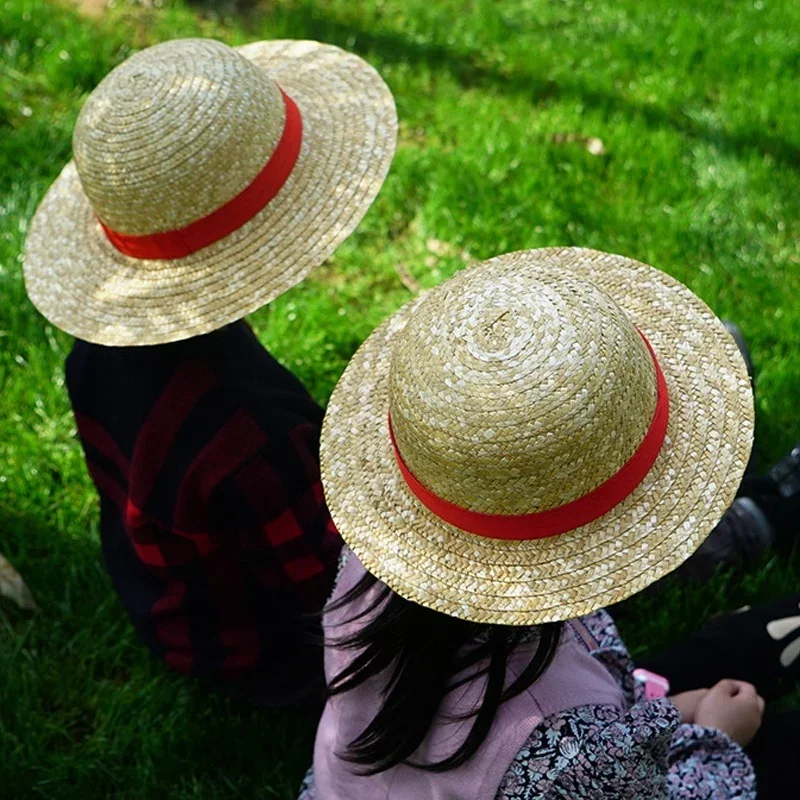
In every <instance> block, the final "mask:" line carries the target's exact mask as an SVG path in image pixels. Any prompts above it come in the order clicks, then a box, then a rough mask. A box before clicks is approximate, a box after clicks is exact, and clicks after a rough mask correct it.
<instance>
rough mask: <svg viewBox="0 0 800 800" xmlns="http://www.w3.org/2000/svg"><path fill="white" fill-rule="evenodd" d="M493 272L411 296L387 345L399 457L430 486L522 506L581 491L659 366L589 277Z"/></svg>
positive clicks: (610, 462) (640, 417)
mask: <svg viewBox="0 0 800 800" xmlns="http://www.w3.org/2000/svg"><path fill="white" fill-rule="evenodd" d="M495 271H497V272H498V274H497V275H493V274H491V273H492V270H491V269H489V270H476V271H474V272H472V273H470V274H468V275H467V276H466V279H465V280H464V281H461V284H460V286H459V287H458V291H453V292H447V291H445V292H440V293H439V294H436V295H433V296H431V297H430V298H428V300H427V302H425V303H423V304H421V306H420V308H419V311H418V313H417V314H415V315H414V316H413V317H412V318H411V320H410V321H409V324H408V325H407V327H406V328H405V330H404V331H403V333H402V334H401V335H400V337H399V341H398V343H397V347H396V350H395V351H394V355H393V360H392V367H391V382H390V387H391V388H390V413H391V419H392V427H393V431H394V434H395V437H396V440H397V446H398V450H399V451H400V453H401V455H402V457H403V460H404V461H405V463H406V464H407V465H408V467H409V469H410V470H411V472H412V473H413V474H414V476H415V477H416V478H417V479H418V480H419V481H421V483H422V484H423V485H424V486H426V487H427V488H428V489H430V490H431V491H432V492H434V493H435V494H436V495H438V496H439V497H441V498H443V499H445V500H447V501H449V502H452V503H455V504H456V505H459V506H462V507H465V508H468V509H470V510H473V511H478V512H483V513H488V514H529V513H535V512H539V511H545V510H548V509H551V508H556V507H558V506H561V505H564V504H565V503H569V502H571V501H573V500H576V499H577V498H579V497H582V496H583V495H585V494H588V493H589V492H590V491H592V490H594V489H596V488H597V487H598V486H599V485H600V484H602V483H604V482H605V481H606V480H607V479H609V478H610V477H611V476H612V475H614V474H615V473H616V472H617V471H618V470H619V469H620V468H621V467H622V466H623V465H624V464H625V463H626V462H627V461H628V459H629V458H630V457H631V456H632V455H633V454H634V452H635V451H636V449H637V448H638V447H639V445H640V444H641V442H642V439H643V438H644V436H645V433H646V432H647V430H648V427H649V426H650V423H651V421H652V418H653V412H654V409H655V405H656V399H657V390H656V378H655V368H654V365H653V360H652V357H651V355H650V353H649V351H648V349H647V346H646V345H645V343H644V341H643V339H642V337H641V336H640V335H639V333H638V332H637V330H636V327H635V326H634V325H633V324H632V322H631V320H630V318H629V317H628V316H627V315H626V314H625V313H624V312H623V311H622V309H620V307H619V306H618V305H617V303H615V302H614V300H612V299H611V298H610V297H609V296H608V295H606V294H605V293H603V292H602V291H600V290H599V289H597V288H596V287H594V286H592V285H591V284H589V283H587V282H586V281H580V280H576V279H575V278H574V277H572V276H570V275H569V274H568V273H564V274H563V275H561V276H559V277H558V278H557V279H553V278H552V277H551V278H550V280H548V281H547V283H538V284H537V283H532V282H531V281H530V280H529V279H525V278H524V277H522V276H518V275H514V274H513V273H510V274H509V273H507V272H506V273H502V272H500V271H499V270H495ZM443 320H446V324H444V323H443Z"/></svg>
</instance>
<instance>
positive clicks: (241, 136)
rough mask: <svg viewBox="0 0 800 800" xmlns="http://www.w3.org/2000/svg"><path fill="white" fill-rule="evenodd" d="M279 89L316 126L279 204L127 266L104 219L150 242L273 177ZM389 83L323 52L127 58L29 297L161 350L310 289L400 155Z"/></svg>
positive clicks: (110, 87)
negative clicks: (296, 289) (316, 271)
mask: <svg viewBox="0 0 800 800" xmlns="http://www.w3.org/2000/svg"><path fill="white" fill-rule="evenodd" d="M281 90H283V91H284V92H286V93H287V94H288V95H289V96H290V97H291V98H292V99H293V100H294V102H295V103H296V104H297V106H298V107H299V109H300V112H301V115H302V120H303V137H302V147H301V150H300V154H299V157H298V159H297V162H296V164H295V166H294V169H293V170H292V172H291V174H290V176H289V178H288V180H287V181H286V183H285V184H284V185H283V187H282V188H281V190H280V192H279V194H278V195H277V196H276V197H275V198H274V199H273V200H272V201H271V202H270V203H269V204H268V205H267V206H266V207H265V208H264V209H263V210H262V211H260V212H259V213H258V214H256V216H255V217H253V218H252V219H251V220H250V221H249V222H246V223H245V224H244V225H242V226H241V227H240V228H239V229H238V230H235V231H234V232H233V233H231V234H229V235H227V236H225V237H224V238H222V239H220V240H219V241H216V242H214V243H213V244H210V245H209V246H207V247H204V248H203V249H201V250H199V251H198V252H195V253H192V254H191V255H188V256H185V257H182V258H178V259H173V260H166V259H140V258H133V257H131V256H127V255H124V254H123V253H121V252H120V251H119V250H117V249H116V248H115V247H114V246H113V245H112V244H111V243H110V242H109V240H108V239H107V237H106V235H105V233H104V232H103V230H102V228H101V226H100V224H99V221H98V220H101V221H102V222H103V223H104V224H105V225H106V226H107V227H109V228H110V229H113V230H115V231H117V232H120V233H123V234H129V235H146V234H154V233H161V232H164V231H172V230H175V229H179V228H182V227H184V226H186V225H188V224H190V223H192V222H195V221H197V220H199V219H202V218H204V217H205V216H206V215H208V214H210V213H211V212H213V211H215V210H216V209H218V208H219V207H220V206H223V205H224V204H225V203H227V202H228V201H230V200H231V199H232V198H233V197H235V196H236V195H237V194H239V193H240V192H241V191H242V190H243V189H244V188H245V187H247V186H248V185H249V184H250V183H251V182H252V181H253V179H254V177H255V176H256V175H257V174H258V173H259V171H260V170H261V169H262V168H263V167H264V165H265V164H266V163H267V161H268V160H269V157H270V155H271V154H272V153H273V151H274V150H275V147H276V144H277V142H278V140H279V138H280V135H281V132H282V130H283V125H284V120H285V110H284V103H283V100H282V96H281ZM396 130H397V118H396V113H395V108H394V101H393V100H392V96H391V94H390V92H389V90H388V88H387V87H386V85H385V84H384V83H383V81H382V80H381V78H380V76H379V75H378V74H377V73H376V72H375V70H373V69H372V67H370V66H369V65H368V64H366V63H365V62H364V61H362V60H361V59H360V58H358V57H357V56H355V55H352V54H350V53H346V52H344V51H343V50H340V49H339V48H337V47H333V46H331V45H324V44H319V43H317V42H309V41H273V42H258V43H255V44H250V45H247V46H245V47H242V48H239V49H238V50H233V49H231V48H229V47H227V46H225V45H223V44H221V43H220V42H216V41H213V40H203V39H184V40H176V41H172V42H165V43H163V44H160V45H156V46H154V47H151V48H148V49H146V50H144V51H142V52H140V53H137V54H136V55H134V56H132V57H131V58H129V59H128V60H127V61H125V62H123V63H122V64H121V65H120V66H118V67H117V68H116V69H114V70H113V71H112V72H111V73H109V74H108V75H107V76H106V78H104V80H103V81H102V82H101V83H100V84H99V85H98V87H97V88H96V89H95V90H94V91H93V92H92V94H91V95H90V97H89V99H88V100H87V102H86V104H85V106H84V108H83V110H82V111H81V114H80V116H79V118H78V122H77V124H76V126H75V132H74V136H73V151H74V157H75V160H74V161H73V162H70V163H69V164H68V165H67V166H66V167H65V168H64V170H63V172H62V173H61V175H60V177H59V178H58V179H57V180H56V182H55V183H54V184H53V186H52V187H51V188H50V190H49V192H48V193H47V195H46V196H45V198H44V200H43V201H42V203H41V205H40V207H39V209H38V210H37V212H36V215H35V217H34V219H33V222H32V225H31V230H30V234H29V236H28V240H27V243H26V250H25V259H24V266H25V279H26V284H27V288H28V293H29V295H30V297H31V300H32V301H33V302H34V304H35V305H36V306H37V307H38V308H39V310H40V311H41V312H42V313H43V314H44V315H45V316H46V317H47V318H48V319H50V320H51V321H52V322H53V324H55V325H57V326H58V327H60V328H63V329H64V330H66V331H68V332H69V333H72V334H74V335H76V336H79V337H81V338H83V339H86V340H89V341H93V342H98V343H101V344H109V345H139V344H156V343H159V342H167V341H173V340H177V339H183V338H187V337H189V336H193V335H197V334H201V333H205V332H208V331H210V330H214V329H216V328H219V327H222V326H223V325H225V324H227V323H229V322H232V321H234V320H236V319H239V318H241V317H243V316H245V315H246V314H248V313H250V312H251V311H254V310H255V309H257V308H259V307H260V306H262V305H264V304H265V303H268V302H269V301H270V300H272V299H274V298H275V297H276V296H277V295H279V294H281V293H283V292H285V291H286V290H287V289H289V288H291V287H292V286H293V285H295V284H296V283H298V282H299V281H300V280H302V279H303V278H304V277H305V276H306V275H307V274H308V272H309V271H310V270H311V269H312V268H314V267H315V266H317V265H319V264H320V263H322V262H323V261H324V260H325V259H326V258H327V257H328V256H329V255H330V254H331V253H332V252H333V250H335V248H336V247H337V246H338V245H339V244H340V243H341V242H342V241H343V240H344V239H345V238H346V237H347V236H348V235H349V234H350V233H351V232H352V231H353V229H354V228H355V226H356V225H357V224H358V222H359V221H360V220H361V218H362V217H363V216H364V214H365V213H366V211H367V209H368V208H369V206H370V205H371V203H372V201H373V200H374V198H375V195H376V194H377V192H378V190H379V189H380V186H381V184H382V183H383V180H384V178H385V176H386V173H387V171H388V168H389V164H390V162H391V159H392V155H393V153H394V148H395V141H396Z"/></svg>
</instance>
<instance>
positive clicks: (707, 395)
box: [300, 248, 800, 800]
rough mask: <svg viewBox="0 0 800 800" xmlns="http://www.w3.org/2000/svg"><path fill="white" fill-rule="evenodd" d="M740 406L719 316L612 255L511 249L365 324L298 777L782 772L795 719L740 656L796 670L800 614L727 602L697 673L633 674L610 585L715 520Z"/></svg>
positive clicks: (674, 666) (614, 786) (703, 784)
mask: <svg viewBox="0 0 800 800" xmlns="http://www.w3.org/2000/svg"><path fill="white" fill-rule="evenodd" d="M753 417H754V411H753V399H752V392H751V386H750V381H749V379H748V375H747V371H746V368H745V364H744V362H743V360H742V357H741V355H740V353H739V351H738V349H737V347H736V344H735V343H734V341H733V339H732V338H731V336H730V335H729V334H728V333H727V332H726V331H725V329H724V327H723V326H722V324H721V323H720V322H719V320H717V319H716V317H715V316H714V314H713V313H712V312H711V311H710V310H709V309H708V307H707V306H706V305H705V304H704V303H703V302H702V301H701V300H699V299H698V298H697V297H696V296H694V295H693V294H692V292H690V291H689V290H688V289H687V288H686V287H685V286H683V285H682V284H680V283H678V282H677V281H675V280H674V279H672V278H670V277H669V276H667V275H665V274H664V273H662V272H659V271H658V270H656V269H653V268H652V267H648V266H646V265H644V264H640V263H637V262H635V261H632V260H630V259H626V258H623V257H621V256H614V255H608V254H605V253H599V252H596V251H591V250H583V249H578V248H566V249H544V250H534V251H527V252H520V253H512V254H510V255H506V256H500V257H498V258H495V259H492V260H490V261H488V262H485V263H483V264H481V265H478V266H477V267H475V268H474V269H471V270H468V271H466V272H463V273H460V274H458V275H457V276H456V277H454V278H452V279H451V280H449V281H447V282H445V283H443V284H442V285H440V286H438V287H437V288H435V289H433V290H431V291H430V292H429V293H428V294H427V295H425V296H423V297H422V298H420V299H418V300H416V301H415V302H413V303H411V304H409V305H407V306H406V307H404V308H402V309H401V310H400V311H398V312H397V313H396V314H395V315H393V316H392V317H391V318H390V319H389V320H387V321H386V322H385V323H384V324H383V325H381V326H380V327H379V328H378V329H377V330H376V331H375V332H374V333H373V334H372V335H371V336H370V337H369V338H368V339H367V341H366V342H365V343H364V344H363V345H362V347H361V348H360V349H359V351H358V352H357V353H356V355H355V356H354V358H353V360H352V361H351V363H350V364H349V366H348V367H347V369H346V370H345V372H344V375H343V376H342V378H341V380H340V381H339V383H338V385H337V387H336V389H335V391H334V393H333V395H332V397H331V400H330V404H329V407H328V411H327V414H326V417H325V421H324V423H323V430H322V444H321V461H322V474H323V484H324V487H325V494H326V498H327V502H328V507H329V509H330V512H331V515H332V517H333V520H334V522H335V523H336V526H337V528H338V530H339V531H340V533H341V535H342V537H343V539H344V541H345V543H346V545H347V547H346V548H345V550H344V551H343V558H342V567H341V573H340V576H339V578H338V580H337V584H336V588H335V590H334V593H333V596H332V599H331V602H330V604H329V605H328V606H327V609H326V611H325V614H324V628H325V635H326V676H327V680H328V684H329V690H330V697H329V699H328V701H327V704H326V706H325V709H324V712H323V715H322V718H321V721H320V724H319V728H318V731H317V736H316V743H315V747H314V759H313V766H312V769H311V770H310V771H309V773H308V775H307V777H306V779H305V781H304V785H303V787H302V790H301V795H300V796H301V798H302V800H373V798H377V797H387V798H388V797H390V798H392V800H417V798H423V797H425V798H441V799H442V800H444V798H453V800H455V798H458V800H472V799H473V798H474V800H493V799H496V800H523V798H524V799H525V800H533V798H556V797H559V798H566V797H568V798H570V800H579V799H580V798H592V799H593V800H600V798H606V799H607V800H634V799H635V800H641V798H650V797H652V798H667V797H669V798H692V797H714V798H719V800H722V799H723V798H731V800H732V799H733V798H737V799H738V800H750V799H752V798H755V797H756V783H757V782H758V785H759V787H760V788H759V797H780V798H786V797H796V796H798V792H799V789H800V780H799V779H798V773H797V771H796V770H791V769H787V768H786V765H787V764H788V763H791V761H790V758H791V754H792V753H793V752H794V751H795V750H796V748H797V746H798V744H800V736H799V735H798V734H799V733H800V720H798V718H797V717H796V716H795V717H792V716H791V715H790V716H789V717H781V716H778V717H777V718H776V719H777V722H776V724H775V725H769V724H767V722H764V724H763V725H762V720H764V708H765V703H764V699H763V698H762V696H761V695H760V694H759V691H758V690H757V688H756V686H754V685H753V683H752V682H747V681H748V679H749V680H751V681H756V680H757V681H762V680H763V681H765V682H766V683H767V684H768V685H770V684H771V682H772V680H773V678H774V676H775V675H776V674H777V672H778V671H780V670H781V669H793V670H794V671H793V673H792V674H793V675H795V676H796V675H797V665H798V663H800V659H798V658H797V656H798V654H800V647H798V646H796V645H790V644H787V641H788V639H790V638H792V636H793V635H794V633H793V632H794V631H796V630H798V629H800V621H798V618H797V617H795V619H794V620H791V619H784V618H782V619H779V620H775V619H771V618H770V619H769V620H768V621H765V618H764V617H763V615H762V616H760V617H759V616H758V614H757V615H756V616H757V617H758V620H757V622H756V624H755V626H752V625H751V627H752V628H753V631H755V633H753V635H751V636H749V638H748V639H745V638H744V637H742V636H740V634H741V632H742V629H743V626H744V628H745V629H746V628H747V625H748V624H749V623H752V621H753V618H752V617H751V616H750V615H748V614H743V615H731V616H730V617H728V618H726V621H725V622H724V624H723V623H720V625H722V628H714V631H716V632H715V633H713V634H708V635H705V637H704V638H705V644H703V645H702V646H701V644H700V641H699V640H697V641H696V642H695V644H696V645H697V649H698V652H701V653H702V658H703V660H705V661H707V662H708V663H706V664H705V666H704V668H703V670H702V671H698V672H697V674H696V675H695V676H694V680H692V675H691V670H689V671H688V674H681V673H682V672H685V670H682V668H681V659H679V658H672V659H669V658H662V659H661V660H660V661H658V660H657V661H654V662H650V663H649V664H648V666H649V668H650V670H649V671H645V672H640V673H637V674H635V673H634V664H633V663H632V660H631V658H630V656H629V654H628V651H627V650H626V648H625V646H624V644H623V642H622V641H621V639H620V636H619V634H618V632H617V630H616V628H615V625H614V622H613V620H612V618H611V616H610V615H609V614H608V612H606V611H604V610H603V609H604V607H605V606H608V605H610V604H614V603H618V602H619V601H621V600H624V599H625V598H628V597H631V596H632V595H634V594H635V593H637V592H639V591H641V590H643V589H645V588H646V587H647V586H649V585H651V584H652V583H654V582H655V581H657V580H658V579H660V578H662V577H663V576H665V575H666V574H667V573H669V572H671V571H672V570H675V569H676V568H677V567H678V566H679V565H680V564H681V563H683V562H685V561H686V560H687V559H688V558H689V556H690V555H691V554H692V553H693V552H694V551H695V550H696V549H697V547H698V546H699V545H700V543H701V542H703V540H704V539H705V538H706V536H707V535H708V533H709V531H710V530H711V529H712V528H713V526H714V525H715V524H716V523H717V522H718V520H719V519H720V517H721V515H722V514H723V513H724V511H725V510H726V509H727V508H728V507H729V505H730V504H731V501H732V500H733V498H734V495H735V494H736V491H737V488H738V487H739V485H740V481H741V479H742V475H743V473H744V470H745V466H746V463H747V461H748V457H749V455H750V451H751V445H752V435H753ZM797 601H798V598H797V597H795V598H792V599H791V602H790V604H789V606H792V605H793V606H794V609H795V613H796V610H797ZM789 606H784V608H783V610H782V612H781V613H784V612H785V611H786V610H787V609H788V607H789ZM764 624H766V626H767V628H766V630H767V633H769V635H767V633H765V632H764ZM723 629H724V631H727V634H725V635H724V636H723V635H722V634H721V633H720V631H721V630H723ZM756 629H757V630H756ZM720 636H721V637H722V640H724V642H725V646H719V645H720V641H721V640H720V638H719V637H720ZM715 637H717V640H716V641H715ZM787 637H788V638H787ZM778 640H780V641H781V643H780V645H778V644H777V643H778ZM756 641H757V642H758V646H754V647H752V648H750V647H749V646H748V645H749V644H751V643H752V642H756ZM770 642H771V644H769V643H770ZM736 645H738V646H739V647H740V648H741V647H742V646H743V645H744V646H746V647H748V649H750V650H752V652H753V653H755V654H757V655H758V656H759V657H758V658H756V657H754V658H753V659H752V661H751V664H750V667H753V669H752V670H751V669H750V667H748V666H746V665H745V667H742V665H741V663H739V664H737V663H736V662H737V661H739V662H742V661H743V659H742V658H741V657H739V658H738V659H737V658H736V657H735V654H736ZM716 647H719V652H720V656H721V657H718V658H716V659H713V658H711V656H712V655H713V651H714V649H715V648H716ZM788 651H791V652H788ZM787 652H788V655H787ZM759 662H760V663H761V666H760V667H758V663H759ZM661 664H663V665H664V666H665V668H666V669H668V670H669V672H668V673H666V674H664V673H661V674H659V673H657V672H656V670H657V669H658V668H659V665H661ZM742 671H744V672H746V673H747V675H744V674H743V675H738V674H737V673H740V672H742ZM670 678H671V679H673V680H674V682H675V684H676V687H678V685H680V690H679V691H680V693H678V694H673V695H672V696H671V697H668V696H666V695H667V694H668V693H669V686H668V682H669V679H670ZM787 784H789V787H790V788H789V789H788V790H787ZM787 792H788V793H787Z"/></svg>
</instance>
